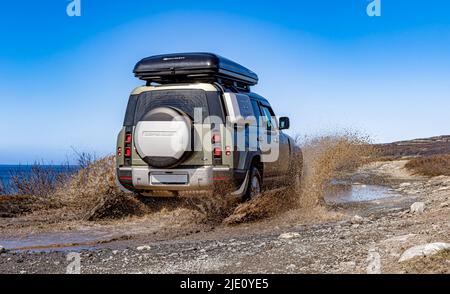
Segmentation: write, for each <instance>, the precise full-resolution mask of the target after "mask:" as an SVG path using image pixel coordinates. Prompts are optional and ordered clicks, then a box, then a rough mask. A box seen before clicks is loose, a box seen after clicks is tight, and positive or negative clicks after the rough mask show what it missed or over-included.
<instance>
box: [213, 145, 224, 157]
mask: <svg viewBox="0 0 450 294" xmlns="http://www.w3.org/2000/svg"><path fill="white" fill-rule="evenodd" d="M213 154H214V157H216V158H217V157H222V148H220V147H215V148H214V151H213Z"/></svg>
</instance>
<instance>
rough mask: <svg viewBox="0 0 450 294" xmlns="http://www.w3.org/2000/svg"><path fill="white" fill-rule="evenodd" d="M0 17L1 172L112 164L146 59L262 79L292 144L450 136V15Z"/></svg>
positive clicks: (172, 11) (442, 5)
mask: <svg viewBox="0 0 450 294" xmlns="http://www.w3.org/2000/svg"><path fill="white" fill-rule="evenodd" d="M3 2H4V3H2V4H1V5H0V45H1V46H0V99H1V107H0V126H1V127H0V128H1V130H3V131H2V132H1V134H2V135H1V136H0V164H1V163H12V164H14V163H19V162H21V163H27V162H34V161H36V160H44V161H46V162H53V163H60V162H61V161H63V160H64V159H65V158H66V156H70V155H71V146H73V147H75V148H77V149H79V150H84V151H89V152H96V153H97V154H99V155H103V154H108V153H113V152H114V149H115V140H116V134H117V132H118V130H119V129H120V127H121V124H122V120H123V114H124V110H125V106H126V103H127V99H128V95H129V93H130V91H131V89H132V88H134V87H135V86H138V85H140V84H142V83H141V82H140V81H139V80H137V79H135V78H134V77H133V75H132V69H133V66H134V64H135V63H136V62H137V61H138V60H139V59H140V58H142V57H145V56H150V55H154V54H161V53H172V52H185V51H210V52H215V53H218V54H221V55H223V56H226V57H228V58H230V59H233V60H236V61H238V62H240V63H242V64H243V65H245V66H247V67H249V68H251V69H252V70H254V71H255V72H257V73H258V74H259V76H260V85H258V86H257V87H255V89H254V90H255V91H256V92H258V93H259V94H261V95H263V96H266V97H267V98H269V99H270V101H271V102H272V104H273V107H274V109H275V111H276V113H277V114H278V115H287V116H290V117H291V121H292V123H291V125H292V130H291V133H296V134H297V133H298V134H303V135H306V134H307V135H311V134H312V135H314V134H319V133H323V132H334V131H340V130H343V129H348V128H350V129H353V130H359V131H361V132H364V133H367V134H369V135H370V136H372V138H373V139H374V140H375V141H376V142H389V141H394V140H401V139H411V138H417V137H427V136H433V135H440V134H449V133H450V115H449V111H450V99H449V98H450V82H449V78H450V2H449V1H444V0H441V1H439V0H432V1H412V0H382V1H381V2H382V10H381V11H382V15H381V17H374V18H370V17H368V16H367V14H366V6H367V5H368V4H369V2H371V1H368V0H341V1H338V0H334V1H331V0H330V1H312V0H310V1H195V2H194V1H192V2H189V1H143V0H135V1H133V0H130V1H114V0H110V1H104V0H82V1H81V12H82V15H81V16H80V17H72V18H71V17H68V16H67V15H66V6H67V5H68V4H69V1H67V0H54V1H44V0H33V1H31V0H29V1H24V0H22V1H8V2H6V1H3Z"/></svg>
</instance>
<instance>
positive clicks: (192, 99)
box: [134, 90, 209, 125]
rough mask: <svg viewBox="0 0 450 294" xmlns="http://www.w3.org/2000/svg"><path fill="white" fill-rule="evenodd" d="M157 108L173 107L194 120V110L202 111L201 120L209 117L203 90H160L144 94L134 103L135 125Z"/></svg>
mask: <svg viewBox="0 0 450 294" xmlns="http://www.w3.org/2000/svg"><path fill="white" fill-rule="evenodd" d="M158 107H174V108H177V109H179V110H181V111H183V112H185V113H186V114H187V115H189V116H190V117H191V118H192V119H193V118H194V110H195V108H200V109H201V110H202V116H203V120H204V119H205V118H206V117H208V116H209V110H208V103H207V97H206V93H205V91H203V90H161V91H150V92H144V93H142V94H140V95H139V98H138V100H137V103H136V111H135V115H134V124H135V125H136V124H137V122H139V121H140V120H141V119H142V118H143V117H144V116H145V115H146V114H147V113H148V112H149V111H150V110H152V109H155V108H158Z"/></svg>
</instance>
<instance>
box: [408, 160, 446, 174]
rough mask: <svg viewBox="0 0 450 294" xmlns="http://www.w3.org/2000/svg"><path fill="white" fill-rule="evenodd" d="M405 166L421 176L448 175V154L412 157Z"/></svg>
mask: <svg viewBox="0 0 450 294" xmlns="http://www.w3.org/2000/svg"><path fill="white" fill-rule="evenodd" d="M405 167H406V168H407V169H409V170H411V171H413V172H414V173H416V174H419V175H423V176H429V177H436V176H450V155H434V156H427V157H418V158H413V159H411V160H410V161H409V162H408V163H407V164H406V165H405Z"/></svg>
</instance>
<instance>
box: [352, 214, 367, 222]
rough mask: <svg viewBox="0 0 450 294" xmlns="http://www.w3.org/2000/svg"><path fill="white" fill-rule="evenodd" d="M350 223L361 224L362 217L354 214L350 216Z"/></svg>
mask: <svg viewBox="0 0 450 294" xmlns="http://www.w3.org/2000/svg"><path fill="white" fill-rule="evenodd" d="M350 222H351V223H352V224H362V223H363V222H364V218H363V217H362V216H359V215H355V216H354V217H352V219H351V221H350Z"/></svg>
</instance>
